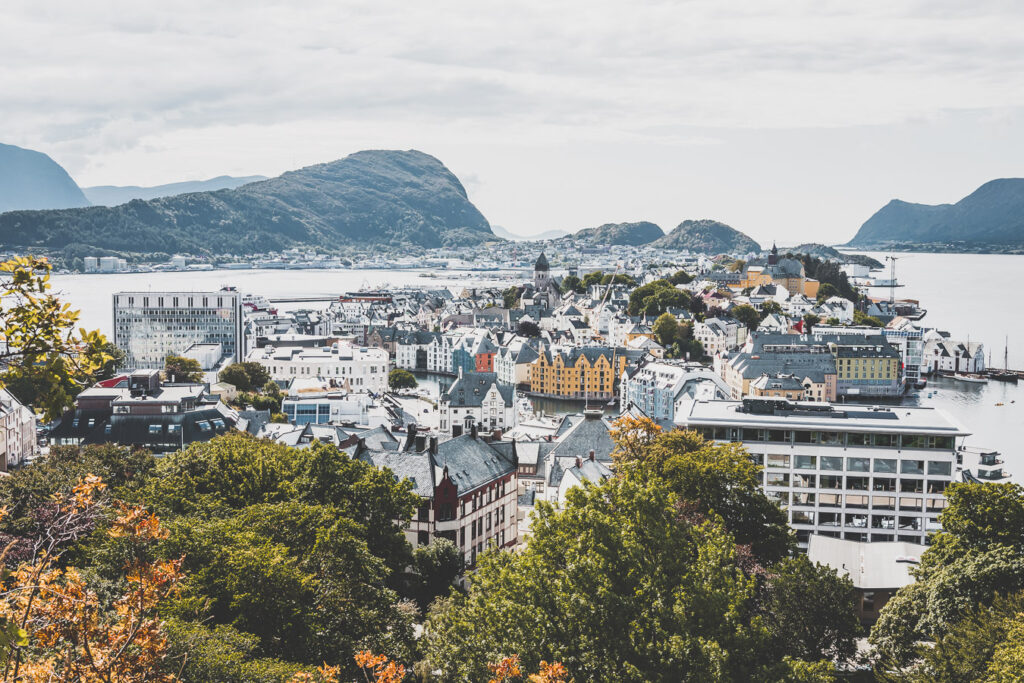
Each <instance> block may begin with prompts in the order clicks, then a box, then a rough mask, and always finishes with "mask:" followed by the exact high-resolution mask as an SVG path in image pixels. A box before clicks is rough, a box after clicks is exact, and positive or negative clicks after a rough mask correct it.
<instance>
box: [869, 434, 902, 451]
mask: <svg viewBox="0 0 1024 683" xmlns="http://www.w3.org/2000/svg"><path fill="white" fill-rule="evenodd" d="M873 440H874V442H875V448H898V447H899V443H900V440H899V436H898V435H897V434H875V435H874V439H873Z"/></svg>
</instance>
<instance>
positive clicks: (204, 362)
mask: <svg viewBox="0 0 1024 683" xmlns="http://www.w3.org/2000/svg"><path fill="white" fill-rule="evenodd" d="M181 355H182V356H184V357H185V358H191V359H193V360H195V361H196V362H197V363H199V367H201V368H202V369H203V370H215V369H216V368H217V365H218V364H219V363H220V361H221V359H222V358H223V357H224V347H223V346H221V345H220V344H193V345H192V346H190V347H188V348H187V349H185V350H184V351H182V352H181Z"/></svg>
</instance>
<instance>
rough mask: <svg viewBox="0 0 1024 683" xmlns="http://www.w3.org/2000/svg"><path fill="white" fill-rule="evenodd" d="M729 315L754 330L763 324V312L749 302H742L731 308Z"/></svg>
mask: <svg viewBox="0 0 1024 683" xmlns="http://www.w3.org/2000/svg"><path fill="white" fill-rule="evenodd" d="M729 315H731V316H732V317H733V318H735V319H736V320H738V321H739V322H741V323H743V324H744V325H746V327H747V329H748V330H750V331H751V332H753V331H754V330H756V329H757V326H758V325H760V324H761V314H760V313H758V312H757V309H755V308H754V307H753V306H750V305H749V304H740V305H739V306H733V307H732V308H730V309H729Z"/></svg>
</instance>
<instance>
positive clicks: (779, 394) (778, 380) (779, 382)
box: [750, 374, 804, 401]
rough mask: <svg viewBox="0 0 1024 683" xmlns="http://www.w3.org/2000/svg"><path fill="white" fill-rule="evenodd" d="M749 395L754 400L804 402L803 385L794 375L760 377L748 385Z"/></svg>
mask: <svg viewBox="0 0 1024 683" xmlns="http://www.w3.org/2000/svg"><path fill="white" fill-rule="evenodd" d="M750 395H751V396H754V397H756V398H788V399H789V400H791V401H802V400H804V385H803V384H802V383H801V382H800V380H799V379H798V378H797V377H796V376H795V375H775V376H772V375H767V374H765V375H761V376H760V377H758V378H757V379H755V380H754V381H753V382H751V383H750Z"/></svg>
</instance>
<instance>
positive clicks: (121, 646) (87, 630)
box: [0, 476, 181, 682]
mask: <svg viewBox="0 0 1024 683" xmlns="http://www.w3.org/2000/svg"><path fill="white" fill-rule="evenodd" d="M104 489H105V486H104V484H103V482H102V481H100V479H99V478H98V477H93V476H89V477H85V478H84V479H82V480H81V481H80V482H79V483H78V485H77V486H75V487H74V489H73V491H72V493H71V494H70V495H68V496H65V497H64V498H62V499H61V500H59V501H57V514H56V515H55V516H54V518H53V520H52V522H51V524H50V526H49V527H48V528H47V529H46V530H45V532H44V533H43V534H41V536H40V539H39V543H38V544H37V546H36V548H35V551H36V552H35V554H34V555H33V557H32V559H31V560H30V561H26V562H22V563H21V564H19V565H18V566H17V567H16V568H15V569H14V570H13V571H12V572H10V573H9V574H8V575H7V576H6V577H5V578H4V580H3V581H2V584H0V619H2V620H3V625H4V628H3V632H2V636H0V662H2V665H3V667H4V679H3V680H5V681H8V680H9V681H133V682H135V681H139V682H141V681H173V680H175V677H174V676H173V675H171V674H167V673H163V672H162V671H161V669H162V668H163V665H164V660H165V657H166V653H167V639H166V638H165V636H164V633H163V624H162V622H161V620H160V619H159V617H158V615H157V607H158V605H159V604H160V602H161V601H162V600H163V599H164V598H166V597H167V596H168V595H169V594H170V593H171V592H172V591H174V590H175V587H176V585H177V583H178V581H179V580H180V579H181V560H165V561H149V560H148V559H146V557H147V556H148V552H147V548H148V546H151V545H152V544H154V543H155V542H157V541H160V540H162V539H163V538H165V537H166V533H167V532H166V531H165V530H164V529H163V528H162V527H161V525H160V521H159V520H158V519H157V518H156V517H155V516H153V515H152V514H150V513H148V512H146V511H145V510H143V509H142V508H139V507H134V506H128V505H124V504H121V503H118V504H117V505H116V506H115V507H114V512H115V517H114V520H113V522H112V523H111V525H110V528H109V530H108V532H107V533H108V534H109V535H110V536H111V537H113V538H119V539H122V540H124V541H125V542H127V546H128V548H129V552H128V557H129V559H128V561H127V563H126V566H125V575H124V578H125V581H126V584H127V587H126V589H125V590H124V592H123V593H122V594H121V595H120V596H119V597H117V598H116V599H115V600H114V601H113V604H112V605H110V606H109V608H108V607H106V606H105V605H104V604H103V601H102V600H101V599H100V597H99V595H98V594H97V592H96V591H95V590H93V589H92V588H90V587H89V586H88V584H87V583H86V581H85V580H84V579H83V578H82V576H81V574H80V573H79V572H78V571H77V570H76V569H74V568H67V569H63V568H61V567H60V566H59V564H58V561H59V559H60V557H61V555H62V553H63V552H64V549H65V548H66V543H67V542H68V541H71V540H75V539H76V538H78V537H79V536H81V535H82V534H84V533H85V532H86V531H87V530H88V529H90V528H91V526H92V524H94V523H95V521H96V520H97V519H98V518H99V516H100V514H101V512H102V511H103V510H104V509H105V508H106V507H107V506H106V504H105V503H104V502H103V501H102V500H101V496H102V493H103V491H104ZM14 544H15V542H14V541H12V542H10V543H8V546H7V548H6V549H5V550H4V553H3V555H0V559H3V560H5V559H6V556H7V551H8V550H10V548H11V547H13V546H14Z"/></svg>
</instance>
